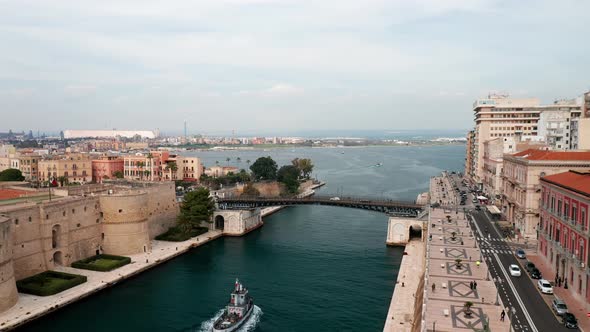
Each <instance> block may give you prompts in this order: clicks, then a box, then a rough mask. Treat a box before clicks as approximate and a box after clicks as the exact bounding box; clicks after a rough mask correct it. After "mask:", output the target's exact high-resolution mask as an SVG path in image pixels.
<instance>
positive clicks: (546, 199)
mask: <svg viewBox="0 0 590 332" xmlns="http://www.w3.org/2000/svg"><path fill="white" fill-rule="evenodd" d="M589 208H590V173H589V172H588V171H585V172H577V171H568V172H564V173H558V174H554V175H549V176H545V177H543V178H541V206H540V223H539V242H538V249H539V252H540V253H541V254H542V255H541V257H543V258H544V259H545V260H546V261H547V262H548V263H549V264H548V265H549V266H550V267H551V269H552V270H553V272H555V274H556V275H557V276H560V277H562V278H563V279H564V280H565V281H567V283H568V291H569V292H570V293H571V294H573V295H574V297H577V298H578V299H580V300H583V301H585V302H586V304H588V303H590V269H589V268H588V266H589V264H590V257H589V255H588V254H589V251H588V245H589V242H590V231H589V228H588V214H589V213H590V211H589Z"/></svg>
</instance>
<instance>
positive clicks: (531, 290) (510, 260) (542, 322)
mask: <svg viewBox="0 0 590 332" xmlns="http://www.w3.org/2000/svg"><path fill="white" fill-rule="evenodd" d="M499 258H500V262H501V264H503V266H504V267H506V268H507V267H508V266H510V264H519V262H518V261H517V259H516V258H515V257H514V256H512V255H500V256H499ZM522 274H523V275H522V276H520V277H511V279H512V283H513V284H514V287H515V288H516V290H517V291H518V293H519V295H520V297H521V299H522V301H523V303H524V305H525V307H526V309H527V311H528V312H529V315H530V316H531V318H532V319H533V321H534V322H535V325H536V326H537V328H538V329H539V331H571V330H569V329H567V328H565V326H563V325H562V324H561V321H558V320H557V317H556V316H555V315H554V314H553V311H552V310H551V308H549V306H548V305H547V303H546V302H545V300H544V299H543V297H542V295H541V292H539V291H538V289H537V285H536V280H535V281H534V282H531V279H530V278H529V276H528V273H527V272H526V270H524V268H522Z"/></svg>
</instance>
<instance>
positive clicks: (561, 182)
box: [541, 171, 590, 197]
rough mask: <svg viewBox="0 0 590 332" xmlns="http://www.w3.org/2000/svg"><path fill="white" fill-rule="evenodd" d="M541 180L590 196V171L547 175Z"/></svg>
mask: <svg viewBox="0 0 590 332" xmlns="http://www.w3.org/2000/svg"><path fill="white" fill-rule="evenodd" d="M541 180H542V181H545V182H549V183H552V184H554V185H557V186H560V187H563V188H566V189H570V190H573V191H575V192H577V193H579V194H582V195H585V196H589V197H590V171H586V172H579V171H568V172H564V173H558V174H553V175H549V176H545V177H543V178H541Z"/></svg>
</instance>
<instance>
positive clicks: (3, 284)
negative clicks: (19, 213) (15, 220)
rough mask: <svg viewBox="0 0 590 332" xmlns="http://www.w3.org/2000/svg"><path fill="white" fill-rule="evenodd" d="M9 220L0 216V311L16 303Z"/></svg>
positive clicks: (16, 295)
mask: <svg viewBox="0 0 590 332" xmlns="http://www.w3.org/2000/svg"><path fill="white" fill-rule="evenodd" d="M10 223H11V220H10V218H8V217H4V216H0V312H2V311H4V310H7V309H9V308H10V307H12V306H13V305H15V304H16V301H17V300H18V293H17V290H16V280H15V278H14V269H13V261H12V241H13V240H12V232H11V230H10Z"/></svg>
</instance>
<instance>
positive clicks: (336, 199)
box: [330, 197, 340, 201]
mask: <svg viewBox="0 0 590 332" xmlns="http://www.w3.org/2000/svg"><path fill="white" fill-rule="evenodd" d="M330 200H331V201H339V200H340V197H331V198H330Z"/></svg>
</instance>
